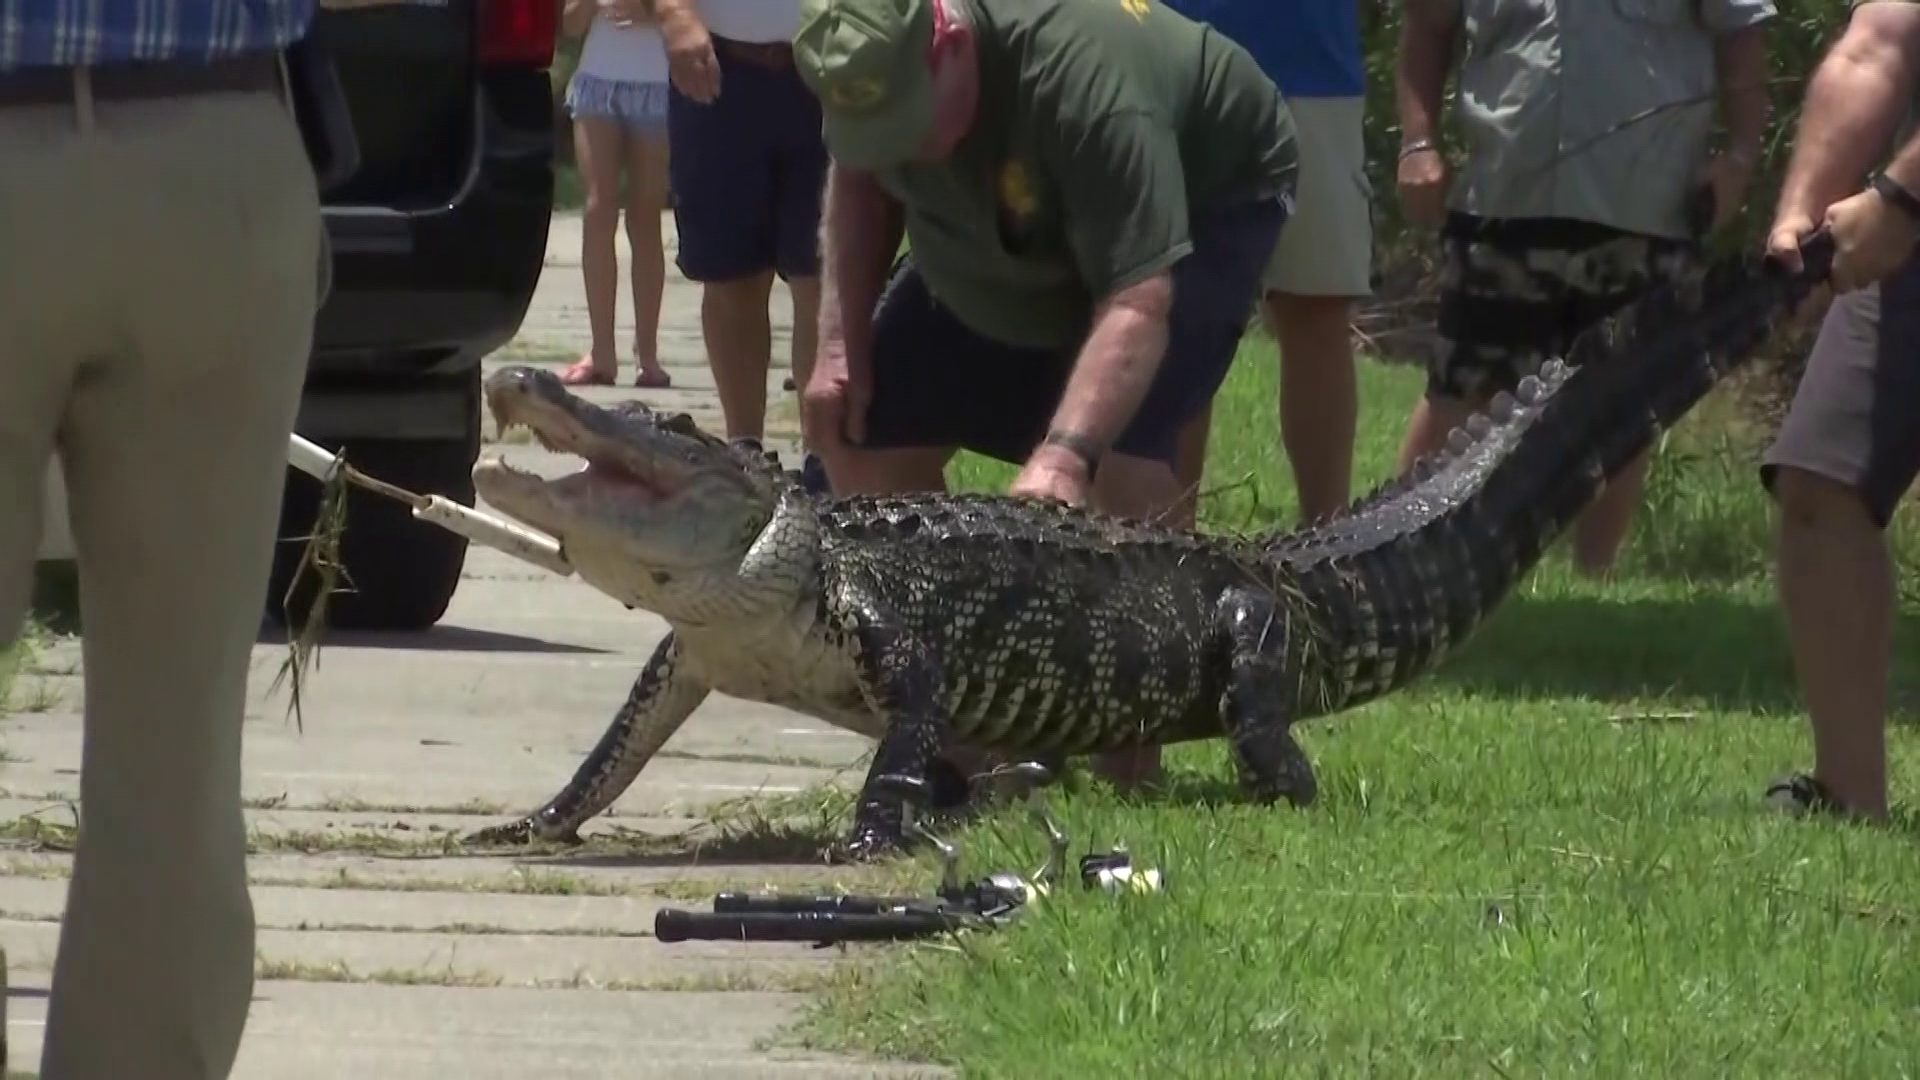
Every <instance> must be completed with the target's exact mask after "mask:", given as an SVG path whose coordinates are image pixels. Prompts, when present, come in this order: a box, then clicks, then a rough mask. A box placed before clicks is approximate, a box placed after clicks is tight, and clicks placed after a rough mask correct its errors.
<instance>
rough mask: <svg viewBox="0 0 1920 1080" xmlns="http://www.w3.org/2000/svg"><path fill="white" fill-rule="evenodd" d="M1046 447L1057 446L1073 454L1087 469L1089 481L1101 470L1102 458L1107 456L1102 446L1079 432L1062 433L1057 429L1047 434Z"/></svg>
mask: <svg viewBox="0 0 1920 1080" xmlns="http://www.w3.org/2000/svg"><path fill="white" fill-rule="evenodd" d="M1046 445H1048V446H1057V447H1059V448H1060V449H1062V450H1065V451H1066V452H1068V453H1070V454H1072V455H1073V456H1074V457H1077V458H1079V459H1080V460H1081V462H1083V463H1084V464H1085V465H1086V467H1087V479H1089V480H1091V479H1093V474H1094V472H1095V471H1096V470H1097V469H1099V468H1100V458H1101V457H1102V456H1103V455H1104V454H1105V451H1104V450H1103V449H1102V448H1101V446H1100V444H1099V443H1098V442H1096V441H1095V440H1094V439H1093V438H1091V437H1090V436H1086V435H1082V434H1080V433H1079V432H1077V431H1062V430H1060V429H1058V428H1055V429H1054V430H1052V431H1049V432H1047V438H1046Z"/></svg>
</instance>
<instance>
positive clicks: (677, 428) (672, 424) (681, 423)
mask: <svg viewBox="0 0 1920 1080" xmlns="http://www.w3.org/2000/svg"><path fill="white" fill-rule="evenodd" d="M660 426H661V427H663V428H666V429H667V430H668V431H671V432H673V433H674V434H676V435H695V434H698V433H699V431H700V427H699V425H698V424H695V423H694V422H693V417H692V416H691V415H690V414H688V413H683V412H680V413H674V414H673V415H672V416H669V417H667V418H666V419H665V420H662V421H661V422H660Z"/></svg>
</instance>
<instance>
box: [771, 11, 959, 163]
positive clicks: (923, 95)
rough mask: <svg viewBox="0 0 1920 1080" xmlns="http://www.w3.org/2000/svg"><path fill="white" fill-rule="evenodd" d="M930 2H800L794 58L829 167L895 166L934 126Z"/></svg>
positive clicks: (910, 152) (931, 16) (909, 154)
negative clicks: (815, 112) (816, 113)
mask: <svg viewBox="0 0 1920 1080" xmlns="http://www.w3.org/2000/svg"><path fill="white" fill-rule="evenodd" d="M932 41H933V8H932V6H931V0H802V2H801V5H800V28H799V29H798V30H796V31H794V35H793V59H794V63H795V64H796V65H798V67H799V69H800V77H801V78H802V79H803V80H805V82H806V84H807V86H808V87H810V88H811V89H812V90H813V92H814V94H815V96H817V97H818V98H819V99H820V114H821V121H822V122H821V128H822V132H823V134H824V135H825V136H826V140H827V149H828V150H829V151H830V152H831V153H832V154H833V157H834V160H836V161H838V162H840V163H841V164H843V165H845V166H847V167H848V168H853V169H877V168H883V167H885V166H889V165H897V164H899V163H900V162H902V161H905V160H906V159H907V158H909V157H912V156H913V153H914V151H915V150H917V149H919V147H920V144H921V143H922V142H923V141H924V140H925V139H926V137H927V132H928V130H929V129H930V128H932V127H933V70H932V68H930V67H929V66H928V65H927V47H928V45H930V44H931V43H932Z"/></svg>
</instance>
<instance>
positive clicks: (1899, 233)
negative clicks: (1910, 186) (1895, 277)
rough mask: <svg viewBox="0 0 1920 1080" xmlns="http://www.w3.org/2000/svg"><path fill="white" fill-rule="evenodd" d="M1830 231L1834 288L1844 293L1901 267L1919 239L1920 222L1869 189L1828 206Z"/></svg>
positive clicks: (1868, 283) (1872, 281) (1828, 226)
mask: <svg viewBox="0 0 1920 1080" xmlns="http://www.w3.org/2000/svg"><path fill="white" fill-rule="evenodd" d="M1826 223H1827V228H1828V229H1829V230H1830V231H1831V232H1832V233H1833V278H1832V281H1833V289H1834V291H1835V292H1839V293H1847V292H1852V291H1853V290H1855V289H1858V288H1861V287H1863V286H1866V285H1871V284H1873V283H1874V282H1876V281H1879V280H1880V279H1881V278H1884V277H1886V276H1887V275H1888V274H1891V273H1893V272H1894V271H1895V270H1897V269H1899V268H1900V264H1901V263H1903V262H1906V261H1907V256H1908V255H1911V254H1912V253H1913V243H1914V240H1915V239H1920V225H1916V224H1915V223H1914V220H1913V219H1912V218H1910V217H1908V216H1907V215H1905V214H1903V213H1901V212H1900V211H1899V210H1897V209H1895V208H1893V207H1892V206H1889V205H1887V200H1885V199H1884V198H1881V196H1880V193H1879V192H1877V191H1874V190H1872V189H1871V188H1869V189H1868V190H1866V191H1862V192H1860V193H1859V194H1858V195H1851V196H1848V197H1847V198H1844V199H1841V200H1840V201H1839V202H1837V203H1834V204H1833V205H1832V206H1830V207H1828V208H1827V222H1826Z"/></svg>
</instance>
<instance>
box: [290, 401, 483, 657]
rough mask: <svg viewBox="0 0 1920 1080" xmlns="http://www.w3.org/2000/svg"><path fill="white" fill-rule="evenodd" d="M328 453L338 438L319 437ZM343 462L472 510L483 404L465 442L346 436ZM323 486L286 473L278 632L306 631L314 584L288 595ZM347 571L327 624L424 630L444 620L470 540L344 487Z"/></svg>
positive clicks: (308, 580)
mask: <svg viewBox="0 0 1920 1080" xmlns="http://www.w3.org/2000/svg"><path fill="white" fill-rule="evenodd" d="M314 441H316V442H318V443H320V445H322V446H324V447H326V448H327V449H328V450H329V451H336V452H337V451H338V450H340V449H341V445H342V444H341V443H340V442H339V441H328V440H320V439H316V440H314ZM344 445H345V449H346V458H347V462H348V463H349V464H351V465H352V466H353V467H354V468H356V469H358V470H360V471H361V472H364V473H366V474H367V475H369V476H372V477H374V478H376V479H379V480H384V481H386V482H387V483H389V484H393V485H395V486H398V487H402V488H405V489H407V490H408V491H412V492H415V493H417V494H421V495H441V496H444V497H446V498H448V499H452V500H453V501H455V502H458V503H459V504H460V505H462V506H469V507H470V506H472V505H473V504H474V489H473V464H474V462H475V461H476V460H477V459H478V458H479V456H480V412H479V401H478V400H477V395H476V400H475V402H474V412H473V417H472V424H471V427H470V430H469V432H468V436H467V437H466V438H464V439H435V440H420V439H349V440H346V441H345V444H344ZM320 491H321V488H320V483H319V482H318V481H316V480H315V479H314V478H313V477H311V476H308V475H307V474H305V473H303V472H300V471H298V470H296V469H291V468H290V469H289V470H288V473H287V489H286V495H285V497H284V498H282V499H281V502H280V531H279V533H278V536H279V542H278V543H276V544H275V545H274V552H273V573H272V577H271V578H270V579H269V581H268V585H267V616H268V618H269V619H271V620H272V621H273V622H274V623H275V624H277V625H279V626H283V627H284V626H289V625H291V626H296V627H297V626H302V625H305V623H306V619H307V615H308V612H310V611H311V610H312V605H313V600H314V596H315V592H316V587H317V585H318V582H317V581H316V580H315V575H314V574H313V573H312V572H311V571H309V572H308V573H306V574H305V575H303V576H302V578H301V581H300V588H299V589H298V590H296V591H295V593H294V594H293V596H292V597H291V598H290V602H289V597H288V595H287V587H288V586H289V585H291V584H292V583H293V578H294V574H295V572H296V571H298V569H299V567H300V560H301V557H302V556H303V555H304V553H305V551H306V545H307V540H306V538H307V536H308V534H309V533H311V532H312V530H313V524H314V518H315V516H316V515H317V514H318V512H319V506H320ZM340 557H341V562H342V563H343V564H344V566H345V574H344V575H343V579H342V580H341V581H340V582H339V584H338V585H337V586H336V588H337V589H338V590H339V591H338V592H336V593H335V594H334V595H333V597H332V599H331V600H329V602H328V605H327V625H328V626H330V627H333V628H336V629H341V630H386V631H408V630H414V631H417V630H426V629H429V628H431V627H432V626H433V625H434V624H435V623H437V622H439V621H440V619H441V617H443V616H444V615H446V613H447V606H448V605H449V604H450V603H451V602H452V601H453V594H454V590H456V589H458V588H459V586H460V574H461V571H462V570H463V569H464V568H465V566H466V561H467V540H466V538H465V537H462V536H458V535H456V534H454V533H451V532H448V531H447V530H445V529H443V528H441V527H439V526H438V525H434V524H432V523H430V522H425V521H421V520H419V519H417V518H415V517H414V516H413V510H412V508H411V507H408V506H406V505H405V504H403V503H401V502H399V501H397V500H394V499H389V498H387V497H386V496H384V495H376V494H374V493H372V492H369V491H363V490H361V489H359V488H349V489H348V491H347V528H346V533H345V535H344V536H343V537H342V538H341V541H340Z"/></svg>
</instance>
